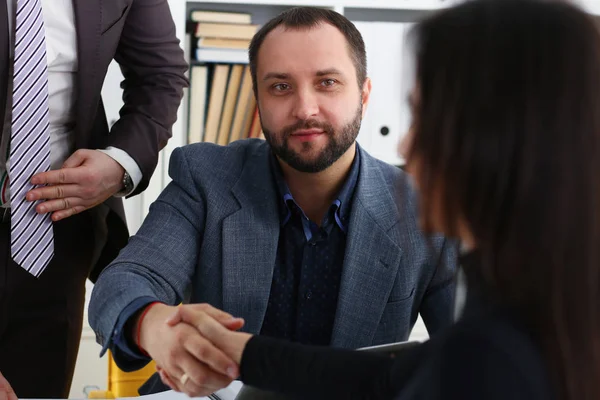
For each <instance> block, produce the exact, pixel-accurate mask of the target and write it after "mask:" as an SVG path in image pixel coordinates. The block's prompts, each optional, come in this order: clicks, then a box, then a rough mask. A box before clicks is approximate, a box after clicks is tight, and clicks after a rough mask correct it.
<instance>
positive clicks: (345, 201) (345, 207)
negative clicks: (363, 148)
mask: <svg viewBox="0 0 600 400" xmlns="http://www.w3.org/2000/svg"><path fill="white" fill-rule="evenodd" d="M354 146H356V153H355V156H354V160H353V161H352V166H351V167H350V173H349V174H348V177H347V178H346V181H345V182H344V185H343V186H342V189H341V190H340V192H339V193H338V195H337V196H336V198H335V200H334V201H333V202H332V204H331V208H330V210H333V211H334V216H335V221H336V223H337V225H338V226H339V227H340V228H341V229H342V231H344V232H346V231H347V228H348V220H349V218H350V210H351V208H352V198H353V197H354V189H355V188H356V183H357V182H358V175H359V171H360V151H359V149H358V146H357V145H356V143H355V144H354ZM270 158H271V159H270V162H271V170H272V171H273V176H274V178H275V183H276V185H277V190H278V194H279V196H280V197H281V199H282V201H281V202H280V204H281V207H280V213H281V225H282V226H284V225H285V224H286V223H287V222H288V221H289V220H290V217H291V215H292V210H291V208H290V207H291V206H292V204H294V205H295V206H296V207H297V208H298V210H300V211H301V212H302V213H304V211H302V209H301V208H300V206H298V204H297V203H296V201H295V200H294V197H293V196H292V193H291V192H290V189H289V187H288V185H287V183H286V182H285V179H284V177H283V171H282V170H281V165H279V161H278V160H277V157H276V156H275V154H274V153H273V152H271V157H270ZM330 212H331V211H330Z"/></svg>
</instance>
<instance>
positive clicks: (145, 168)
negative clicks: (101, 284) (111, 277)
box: [0, 0, 187, 398]
mask: <svg viewBox="0 0 600 400" xmlns="http://www.w3.org/2000/svg"><path fill="white" fill-rule="evenodd" d="M113 59H115V60H116V61H117V62H118V63H119V64H120V66H121V70H122V72H123V75H124V77H125V79H124V81H123V83H122V88H123V89H124V95H123V99H124V102H125V104H124V106H123V108H122V109H121V111H120V119H119V120H118V121H117V122H116V123H115V124H114V125H113V126H112V128H110V129H109V127H108V124H107V121H106V116H105V113H104V107H103V105H102V100H101V96H100V92H101V88H102V85H103V81H104V78H105V76H106V72H107V68H108V66H109V64H110V62H111V61H112V60H113ZM186 68H187V64H186V62H185V60H184V58H183V52H182V50H181V48H180V46H179V42H178V40H177V38H176V36H175V26H174V23H173V20H172V17H171V15H170V11H169V6H168V3H167V1H166V0H111V1H100V0H7V1H6V2H4V1H0V116H2V121H3V129H2V139H1V142H0V143H1V144H0V146H1V147H0V174H1V176H2V182H1V184H2V192H1V203H2V204H1V206H2V208H0V211H1V212H0V217H1V218H0V219H1V222H0V371H1V372H2V373H3V374H4V376H5V377H6V379H7V380H8V381H9V382H10V383H11V385H12V387H13V388H14V390H15V392H16V393H17V394H18V395H19V396H20V397H37V398H42V397H46V398H47V397H62V398H66V397H67V396H68V394H69V388H70V385H71V379H72V376H73V371H74V367H75V361H76V357H77V351H78V347H79V340H80V335H81V327H82V317H83V306H84V299H85V281H86V279H87V278H88V276H90V274H91V277H92V278H94V277H95V276H97V275H98V273H99V272H100V270H101V269H102V268H103V267H104V266H105V265H106V264H107V263H108V262H109V261H110V260H111V259H112V258H114V257H115V256H116V255H117V253H118V251H119V249H120V248H122V247H123V246H124V245H125V244H126V242H127V238H128V232H127V227H126V224H125V218H124V211H123V205H122V202H121V200H120V199H119V198H118V197H122V196H131V195H135V194H138V193H140V192H141V191H143V190H144V189H145V188H146V187H147V186H148V182H149V180H150V176H151V175H152V173H153V171H154V169H155V167H156V164H157V157H158V152H159V151H160V149H162V148H163V147H164V146H165V144H166V142H167V140H168V139H169V137H170V135H171V132H170V130H171V127H172V124H173V123H174V122H175V120H176V112H177V108H178V106H179V104H180V101H181V97H182V89H183V87H185V86H186V84H187V81H186V78H185V76H184V72H185V70H186Z"/></svg>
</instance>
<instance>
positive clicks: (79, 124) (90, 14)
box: [73, 0, 102, 148]
mask: <svg viewBox="0 0 600 400" xmlns="http://www.w3.org/2000/svg"><path fill="white" fill-rule="evenodd" d="M73 9H74V12H75V28H76V31H77V59H78V71H77V80H76V85H77V105H76V117H75V121H76V130H77V134H76V147H77V148H81V147H84V148H85V147H87V146H86V144H87V143H86V142H87V136H88V135H87V132H88V128H89V126H91V124H92V122H93V117H94V113H95V111H96V110H95V109H93V106H94V105H95V102H94V101H93V97H94V91H95V89H94V84H95V83H94V82H96V78H95V76H96V73H97V70H96V65H97V64H98V58H99V50H100V49H99V46H100V32H101V26H102V25H101V24H102V1H101V0H73Z"/></svg>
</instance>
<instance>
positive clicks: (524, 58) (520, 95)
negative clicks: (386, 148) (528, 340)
mask: <svg viewBox="0 0 600 400" xmlns="http://www.w3.org/2000/svg"><path fill="white" fill-rule="evenodd" d="M414 33H415V37H414V38H415V39H416V40H415V47H416V48H415V50H416V61H417V65H416V68H417V76H416V79H417V82H418V84H417V96H416V97H417V98H418V101H417V104H416V107H415V110H414V138H413V141H412V144H411V148H410V149H409V159H410V160H418V165H419V176H418V180H419V184H420V185H419V186H420V188H421V191H422V199H423V204H422V206H423V211H424V215H425V216H427V215H431V211H432V210H431V209H432V208H435V207H438V206H439V203H438V202H436V201H434V200H433V199H434V198H435V195H436V194H441V196H440V198H441V199H442V201H441V206H442V210H441V211H442V212H441V214H442V215H443V216H444V217H445V218H444V222H443V225H444V227H445V232H446V233H449V234H453V233H454V234H456V231H457V228H458V226H457V218H456V217H457V216H460V218H461V219H462V220H463V221H464V222H465V223H466V226H467V227H468V228H469V230H470V232H471V234H472V236H473V237H474V239H475V243H476V244H477V247H478V248H479V250H480V252H481V254H482V258H483V260H482V265H481V269H482V270H481V273H482V276H483V277H484V285H485V289H486V290H487V292H488V293H490V295H491V296H492V297H493V298H494V299H496V300H498V301H501V302H504V303H509V304H510V305H512V306H514V307H516V308H518V309H519V311H520V312H522V315H523V316H524V317H525V319H526V321H527V322H528V323H529V324H530V327H531V328H532V331H533V332H534V335H535V337H536V339H537V340H538V341H539V343H540V344H541V348H542V350H543V353H544V355H545V356H546V358H547V361H548V365H549V370H550V372H551V374H552V378H553V382H556V384H557V385H558V386H557V389H558V391H559V393H560V396H559V398H565V399H572V400H588V399H589V400H591V399H600V389H599V387H600V272H599V271H600V250H599V249H600V36H599V33H598V30H597V27H596V25H595V23H594V21H593V20H592V19H591V17H589V16H588V15H587V14H585V13H584V12H582V11H580V10H578V9H576V8H574V7H572V6H570V5H568V4H566V3H562V2H551V1H534V0H478V1H472V2H468V3H465V4H462V5H460V6H458V7H455V8H452V9H448V10H445V11H442V12H440V13H438V14H436V15H434V16H432V17H430V18H428V19H427V20H425V21H423V22H422V23H421V24H419V25H418V26H417V28H416V30H415V32H414ZM426 222H427V221H426Z"/></svg>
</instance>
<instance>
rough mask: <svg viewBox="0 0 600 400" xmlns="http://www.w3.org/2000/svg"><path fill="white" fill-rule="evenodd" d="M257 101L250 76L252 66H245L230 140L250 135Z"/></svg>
mask: <svg viewBox="0 0 600 400" xmlns="http://www.w3.org/2000/svg"><path fill="white" fill-rule="evenodd" d="M255 107H256V102H255V100H254V92H253V91H252V77H251V76H250V67H248V66H245V67H244V72H243V78H242V84H241V86H240V92H239V96H238V99H237V104H236V107H235V113H234V117H233V124H232V126H231V134H230V137H229V141H230V142H235V141H236V140H240V139H245V138H246V137H248V131H249V130H250V123H247V120H250V118H251V117H249V116H253V115H254V109H255Z"/></svg>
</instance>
